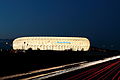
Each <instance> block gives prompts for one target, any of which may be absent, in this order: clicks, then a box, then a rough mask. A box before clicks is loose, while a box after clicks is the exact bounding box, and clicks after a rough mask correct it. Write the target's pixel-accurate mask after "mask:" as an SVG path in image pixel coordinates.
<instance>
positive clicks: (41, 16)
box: [0, 0, 120, 49]
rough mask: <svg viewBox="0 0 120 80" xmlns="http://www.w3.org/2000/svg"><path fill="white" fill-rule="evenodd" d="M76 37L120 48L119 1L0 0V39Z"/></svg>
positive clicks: (104, 45)
mask: <svg viewBox="0 0 120 80" xmlns="http://www.w3.org/2000/svg"><path fill="white" fill-rule="evenodd" d="M46 35H47V36H80V37H87V38H88V39H89V40H90V41H91V44H92V45H93V46H98V47H102V48H115V49H120V0H0V38H1V39H3V38H4V39H6V38H7V39H9V38H17V37H21V36H46Z"/></svg>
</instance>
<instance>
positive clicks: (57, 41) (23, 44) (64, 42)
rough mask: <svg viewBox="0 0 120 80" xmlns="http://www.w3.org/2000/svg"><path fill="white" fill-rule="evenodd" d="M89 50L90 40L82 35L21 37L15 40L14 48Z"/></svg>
mask: <svg viewBox="0 0 120 80" xmlns="http://www.w3.org/2000/svg"><path fill="white" fill-rule="evenodd" d="M30 48H31V49H32V50H56V51H64V50H72V51H88V50H89V48H90V41H89V40H88V39H87V38H82V37H21V38H17V39H15V40H14V41H13V49H14V50H28V49H30Z"/></svg>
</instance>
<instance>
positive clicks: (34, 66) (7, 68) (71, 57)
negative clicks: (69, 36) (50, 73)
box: [0, 51, 119, 76]
mask: <svg viewBox="0 0 120 80" xmlns="http://www.w3.org/2000/svg"><path fill="white" fill-rule="evenodd" d="M115 55H119V52H90V51H89V52H72V51H64V52H62V51H61V52H60V51H57V52H55V51H32V52H29V51H28V52H26V53H7V52H4V53H2V52H1V53H0V63H1V64H0V76H7V75H12V74H17V73H24V72H28V71H33V70H38V69H42V68H48V67H53V66H60V65H63V64H70V63H75V62H80V61H95V60H99V59H103V58H106V57H111V56H115Z"/></svg>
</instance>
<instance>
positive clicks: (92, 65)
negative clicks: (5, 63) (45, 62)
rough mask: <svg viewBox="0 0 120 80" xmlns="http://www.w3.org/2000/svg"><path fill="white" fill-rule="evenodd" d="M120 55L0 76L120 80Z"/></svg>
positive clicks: (27, 79)
mask: <svg viewBox="0 0 120 80" xmlns="http://www.w3.org/2000/svg"><path fill="white" fill-rule="evenodd" d="M119 75H120V56H113V57H110V58H105V59H103V60H98V61H93V62H87V61H83V62H78V63H72V64H66V65H61V66H57V67H52V68H47V69H40V70H36V71H31V72H28V73H23V74H16V75H11V76H5V77H0V80H6V79H9V80H18V79H19V80H41V79H48V80H92V79H93V80H96V79H97V80H106V79H108V78H110V80H120V76H119Z"/></svg>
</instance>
